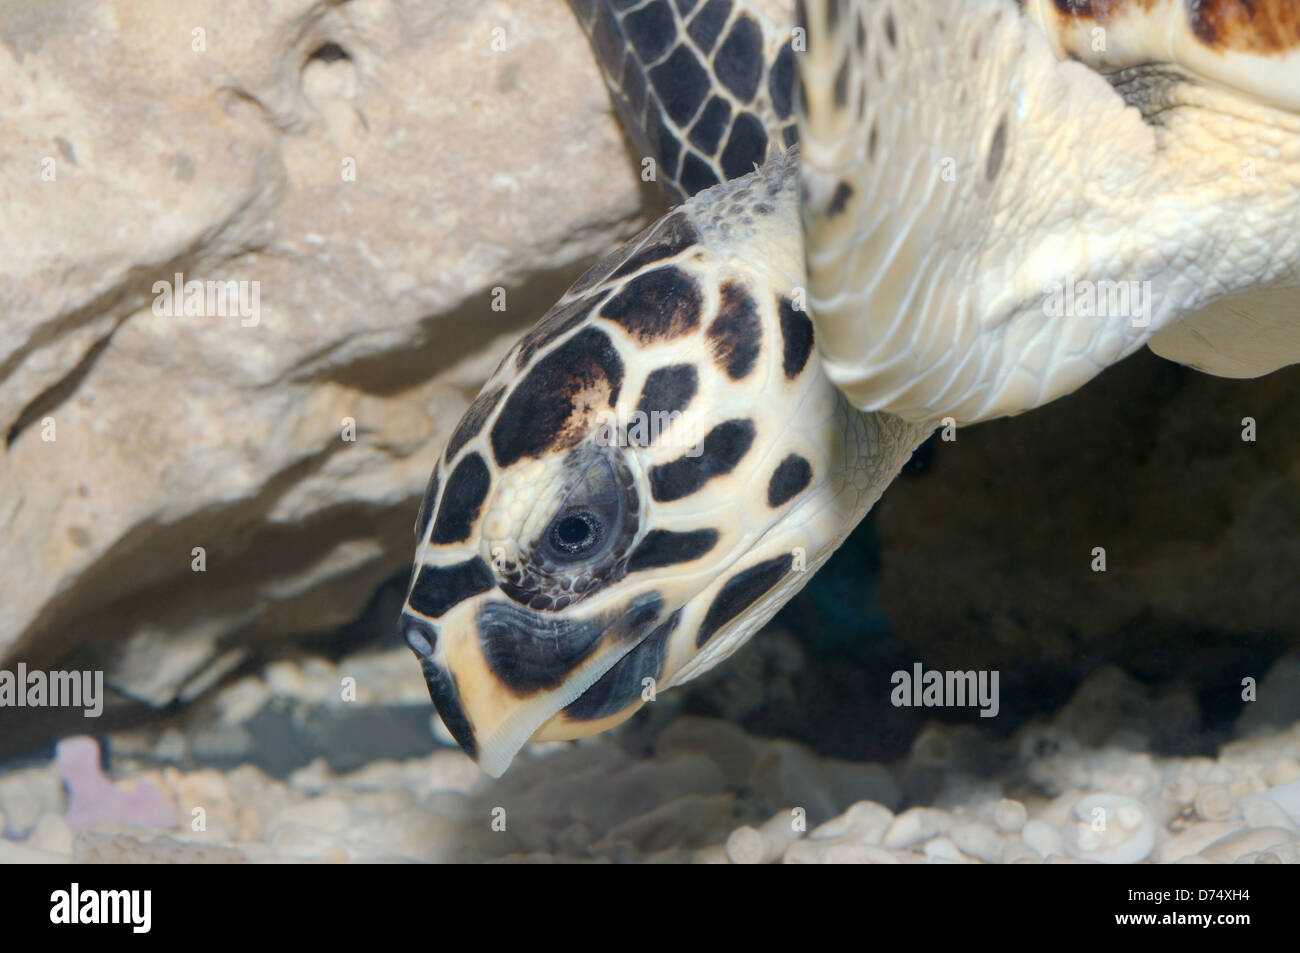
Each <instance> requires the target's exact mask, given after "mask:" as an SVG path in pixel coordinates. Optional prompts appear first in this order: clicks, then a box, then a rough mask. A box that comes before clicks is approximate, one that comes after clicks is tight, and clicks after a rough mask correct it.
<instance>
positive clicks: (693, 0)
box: [677, 0, 700, 16]
mask: <svg viewBox="0 0 1300 953" xmlns="http://www.w3.org/2000/svg"><path fill="white" fill-rule="evenodd" d="M699 2H700V0H677V10H678V12H679V13H681V15H682V16H686V15H687V14H689V13H690V12H691V11H692V10H694V9H695V5H696V4H697V3H699Z"/></svg>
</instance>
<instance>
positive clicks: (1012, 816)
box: [993, 797, 1028, 831]
mask: <svg viewBox="0 0 1300 953" xmlns="http://www.w3.org/2000/svg"><path fill="white" fill-rule="evenodd" d="M1027 819H1028V812H1027V811H1026V810H1025V806H1024V805H1023V804H1021V803H1020V802H1019V801H1015V800H1012V799H1011V798H1007V797H1004V798H1003V799H1002V800H1000V801H998V803H997V804H996V805H995V806H994V808H993V823H994V824H996V825H997V826H998V830H1003V831H1018V830H1020V828H1022V827H1024V826H1025V821H1026V820H1027Z"/></svg>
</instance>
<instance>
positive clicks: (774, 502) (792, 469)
mask: <svg viewBox="0 0 1300 953" xmlns="http://www.w3.org/2000/svg"><path fill="white" fill-rule="evenodd" d="M811 482H812V464H810V463H809V462H808V461H807V460H805V459H804V458H803V457H801V456H799V455H798V454H797V453H792V454H790V455H789V456H787V457H786V458H785V459H784V460H782V461H781V463H780V464H779V465H778V466H777V468H776V469H775V470H773V471H772V478H771V479H770V480H768V483H767V505H768V506H770V507H771V508H772V509H776V508H777V507H779V506H784V505H785V504H786V503H787V502H789V501H790V500H792V499H793V498H794V497H796V496H798V495H799V494H800V493H802V492H803V491H804V490H806V489H807V488H808V484H809V483H811Z"/></svg>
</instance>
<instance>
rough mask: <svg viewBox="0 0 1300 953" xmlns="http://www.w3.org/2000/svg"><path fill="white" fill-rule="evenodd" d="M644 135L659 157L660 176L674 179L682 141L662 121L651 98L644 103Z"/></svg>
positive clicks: (659, 111)
mask: <svg viewBox="0 0 1300 953" xmlns="http://www.w3.org/2000/svg"><path fill="white" fill-rule="evenodd" d="M646 112H647V114H648V115H647V117H646V135H647V136H648V137H649V139H650V148H651V149H652V150H654V154H655V155H657V156H658V157H659V164H660V166H662V168H661V170H660V171H661V172H662V177H663V178H665V179H670V180H671V179H676V178H677V170H678V168H679V167H680V165H681V158H682V143H681V140H680V139H678V138H677V134H676V133H675V132H673V130H672V127H671V126H669V125H668V123H666V122H664V116H663V111H662V110H660V108H659V106H658V105H657V104H656V103H655V102H654V101H653V100H651V101H650V102H649V103H647V104H646Z"/></svg>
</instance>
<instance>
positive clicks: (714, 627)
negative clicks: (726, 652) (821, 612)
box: [695, 553, 794, 648]
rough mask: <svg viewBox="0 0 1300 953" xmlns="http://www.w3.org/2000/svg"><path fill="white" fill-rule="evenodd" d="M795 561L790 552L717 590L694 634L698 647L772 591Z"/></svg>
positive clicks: (742, 572)
mask: <svg viewBox="0 0 1300 953" xmlns="http://www.w3.org/2000/svg"><path fill="white" fill-rule="evenodd" d="M793 562H794V559H793V557H792V556H790V555H789V554H788V553H787V554H786V555H784V556H776V557H775V558H773V559H768V560H766V561H764V562H761V563H759V564H758V565H756V566H750V567H749V568H748V569H744V570H742V571H740V572H738V573H736V575H734V576H733V577H731V579H729V580H727V583H726V585H724V586H723V587H722V588H721V589H719V590H718V594H717V595H716V596H714V597H713V602H712V603H711V604H710V605H709V611H708V612H707V613H705V615H704V621H703V622H702V623H700V630H699V631H698V632H697V633H695V645H696V648H698V647H700V646H702V645H703V644H704V643H705V642H707V641H709V639H711V638H712V637H713V636H714V635H715V634H716V633H717V631H718V630H719V629H721V628H722V627H723V626H725V625H726V624H727V623H728V622H730V621H731V620H732V619H734V618H736V616H738V615H740V614H741V613H742V612H744V611H745V610H746V609H748V608H749V607H750V606H752V605H753V604H754V603H755V602H757V601H758V600H759V599H761V598H762V597H763V596H764V595H766V594H767V592H768V591H770V590H771V589H772V587H773V586H775V585H776V584H777V583H778V582H780V581H781V579H782V577H784V576H785V574H786V573H788V572H789V571H790V566H791V565H792V564H793Z"/></svg>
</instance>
